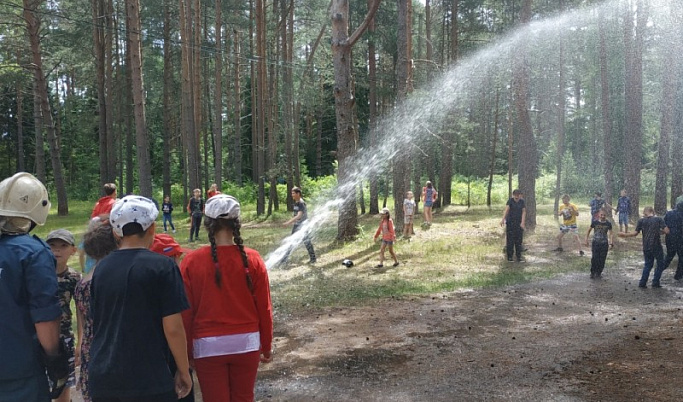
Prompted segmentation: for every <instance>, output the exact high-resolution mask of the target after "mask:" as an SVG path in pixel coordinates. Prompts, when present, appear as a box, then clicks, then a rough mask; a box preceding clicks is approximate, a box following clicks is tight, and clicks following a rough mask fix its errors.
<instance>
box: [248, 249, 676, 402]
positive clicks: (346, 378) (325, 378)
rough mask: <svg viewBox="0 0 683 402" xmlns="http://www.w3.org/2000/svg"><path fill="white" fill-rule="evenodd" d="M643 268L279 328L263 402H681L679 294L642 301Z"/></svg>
mask: <svg viewBox="0 0 683 402" xmlns="http://www.w3.org/2000/svg"><path fill="white" fill-rule="evenodd" d="M639 274H640V272H639V261H633V262H632V263H629V264H628V266H625V267H622V268H612V269H609V270H608V271H607V272H606V273H605V274H604V276H605V279H603V280H597V281H591V280H590V279H588V277H587V274H573V275H569V276H563V277H561V278H557V279H554V280H546V281H537V282H533V283H528V284H522V285H516V286H512V287H508V288H502V289H484V290H475V291H472V290H470V291H467V290H466V291H458V292H454V293H448V294H439V295H435V296H432V297H424V298H423V297H416V298H409V299H401V300H389V301H383V302H378V303H377V304H376V305H374V306H372V307H363V308H345V309H336V308H332V309H329V310H326V311H325V312H324V313H322V314H319V315H317V316H306V315H303V316H287V317H283V316H277V317H276V351H275V353H276V354H275V356H274V362H273V363H271V364H270V365H267V366H263V367H262V369H261V371H260V373H259V379H258V383H257V391H256V392H257V395H256V398H257V400H260V401H484V400H486V401H521V400H526V401H626V400H628V401H636V400H654V401H674V400H683V388H681V387H680V385H679V383H680V381H681V380H682V379H683V359H681V352H680V349H681V345H680V344H681V339H682V338H683V336H682V335H681V323H680V318H681V306H682V301H681V297H683V284H682V283H678V282H675V281H673V280H672V279H671V276H672V273H671V271H670V270H669V271H666V272H665V274H664V278H665V279H664V280H663V285H664V288H663V289H651V288H648V289H639V288H638V287H637V279H638V277H639Z"/></svg>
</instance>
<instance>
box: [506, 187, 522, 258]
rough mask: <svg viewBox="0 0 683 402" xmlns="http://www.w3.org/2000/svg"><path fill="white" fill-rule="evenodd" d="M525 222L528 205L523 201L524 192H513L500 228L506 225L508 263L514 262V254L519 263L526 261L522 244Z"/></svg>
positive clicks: (516, 190)
mask: <svg viewBox="0 0 683 402" xmlns="http://www.w3.org/2000/svg"><path fill="white" fill-rule="evenodd" d="M525 221H526V204H525V203H524V200H523V199H522V192H521V191H520V190H518V189H515V191H513V192H512V198H510V199H509V200H508V202H507V204H505V211H504V212H503V219H502V220H501V221H500V226H503V225H506V227H505V232H506V247H505V248H506V253H507V259H508V261H512V255H513V253H514V254H515V255H516V257H517V261H518V262H522V261H524V257H522V242H523V241H524V228H525Z"/></svg>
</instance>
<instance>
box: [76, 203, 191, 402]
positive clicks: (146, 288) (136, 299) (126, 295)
mask: <svg viewBox="0 0 683 402" xmlns="http://www.w3.org/2000/svg"><path fill="white" fill-rule="evenodd" d="M157 215H158V211H157V209H156V207H155V205H154V203H153V202H152V201H151V200H149V199H148V198H145V197H141V196H135V195H129V196H126V197H124V198H122V199H120V200H118V201H117V202H116V204H114V207H113V208H112V210H111V219H110V222H111V226H112V230H113V231H114V234H115V235H116V236H117V237H119V238H120V239H121V242H120V247H119V249H118V250H116V251H113V252H111V253H110V254H109V255H107V256H106V257H104V258H103V259H102V260H100V261H99V262H98V264H97V268H96V269H95V271H94V273H93V278H92V288H91V297H92V301H91V307H90V311H91V312H92V321H93V339H92V344H91V347H90V366H89V368H88V374H89V382H88V386H89V388H90V394H91V396H92V398H93V401H98V400H100V399H102V400H109V398H113V399H115V400H119V399H117V398H121V400H124V399H125V400H140V401H142V400H146V401H152V400H153V401H159V402H166V401H168V402H176V401H177V400H178V398H182V397H185V396H186V395H187V394H188V393H189V391H190V389H191V387H192V379H191V377H190V373H189V363H188V357H187V343H186V339H185V329H184V327H183V321H182V317H181V315H180V313H181V311H183V310H185V309H187V308H188V307H189V305H188V301H187V298H186V297H185V287H184V285H183V281H182V278H181V276H180V270H179V269H178V266H177V265H176V263H175V262H174V261H173V260H172V259H170V258H167V257H164V256H162V255H159V254H156V253H154V252H152V251H150V250H149V247H150V246H151V245H152V242H153V241H154V232H155V229H156V225H155V220H156V217H157ZM169 352H170V354H171V355H172V356H173V359H174V360H175V362H176V364H177V372H176V374H175V379H174V378H173V377H172V375H171V374H170V372H169V367H168V360H169Z"/></svg>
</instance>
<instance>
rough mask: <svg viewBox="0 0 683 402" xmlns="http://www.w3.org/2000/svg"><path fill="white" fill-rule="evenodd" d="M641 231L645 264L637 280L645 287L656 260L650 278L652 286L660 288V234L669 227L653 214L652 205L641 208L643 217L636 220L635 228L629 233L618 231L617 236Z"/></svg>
mask: <svg viewBox="0 0 683 402" xmlns="http://www.w3.org/2000/svg"><path fill="white" fill-rule="evenodd" d="M640 232H643V257H644V259H645V264H644V265H643V274H642V275H641V277H640V282H638V287H639V288H646V287H647V280H648V279H649V278H650V271H651V270H652V267H653V266H654V265H655V261H656V262H657V268H655V274H654V277H653V278H652V287H653V288H661V287H662V285H661V284H660V283H659V280H660V278H661V277H662V272H664V269H665V268H664V250H663V249H662V240H661V235H662V234H669V228H668V227H666V224H665V223H664V219H662V218H661V217H659V216H655V209H654V208H652V207H645V208H643V217H642V218H641V219H639V220H638V224H637V225H636V230H635V231H634V232H631V233H626V232H619V237H635V236H638V233H640Z"/></svg>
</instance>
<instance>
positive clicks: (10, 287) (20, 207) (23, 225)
mask: <svg viewBox="0 0 683 402" xmlns="http://www.w3.org/2000/svg"><path fill="white" fill-rule="evenodd" d="M49 210H50V201H49V200H48V195H47V190H46V189H45V186H44V185H43V183H41V182H40V181H39V180H38V179H36V178H35V177H34V176H33V175H31V174H29V173H25V172H21V173H17V174H15V175H14V176H12V177H9V178H7V179H5V180H3V181H2V182H0V356H2V364H0V401H3V402H34V401H41V402H45V401H48V400H49V399H50V395H49V394H50V390H49V388H50V385H49V384H48V378H47V377H46V376H45V369H46V367H45V363H47V364H48V367H47V368H48V374H50V376H49V377H50V379H51V380H53V384H56V383H59V382H60V381H59V379H60V378H61V380H62V382H61V384H62V385H65V384H66V377H67V375H68V362H67V359H66V356H65V355H62V354H60V342H59V323H60V318H61V316H62V310H61V308H60V306H59V299H58V297H57V276H56V274H55V258H54V256H53V255H52V252H51V251H50V248H49V247H48V246H47V244H45V243H44V242H43V241H42V240H40V239H39V238H37V237H35V236H33V237H32V236H30V235H29V232H30V231H31V230H32V229H33V228H34V227H36V225H43V224H45V220H46V219H47V214H48V212H49ZM62 351H63V349H62ZM41 354H42V355H43V356H44V357H46V359H44V360H45V361H41V358H40V356H41ZM60 363H61V364H60ZM59 367H61V373H58V372H57V371H55V368H59ZM55 380H57V381H55ZM52 388H53V391H54V390H55V386H54V385H53V386H52ZM62 389H63V388H60V389H58V391H57V392H58V393H57V394H56V395H58V394H59V393H61V391H62ZM56 395H54V396H56Z"/></svg>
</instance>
